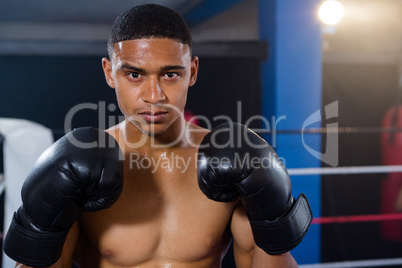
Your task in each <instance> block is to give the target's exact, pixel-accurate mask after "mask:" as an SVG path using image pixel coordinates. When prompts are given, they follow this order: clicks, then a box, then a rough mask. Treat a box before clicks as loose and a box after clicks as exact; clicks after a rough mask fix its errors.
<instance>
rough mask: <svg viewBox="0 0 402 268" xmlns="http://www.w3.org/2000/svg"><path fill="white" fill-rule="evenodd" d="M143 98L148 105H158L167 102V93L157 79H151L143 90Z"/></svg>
mask: <svg viewBox="0 0 402 268" xmlns="http://www.w3.org/2000/svg"><path fill="white" fill-rule="evenodd" d="M141 98H142V100H143V101H144V102H146V103H151V104H156V103H160V102H164V101H165V100H166V95H165V92H163V89H162V87H161V85H160V83H159V79H158V78H156V77H150V78H149V79H148V81H147V83H146V84H145V85H144V87H143V89H142V94H141Z"/></svg>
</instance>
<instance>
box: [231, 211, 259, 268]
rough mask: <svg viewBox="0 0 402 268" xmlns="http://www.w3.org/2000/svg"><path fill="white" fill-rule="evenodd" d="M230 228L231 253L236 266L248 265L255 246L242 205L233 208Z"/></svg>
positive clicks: (240, 267)
mask: <svg viewBox="0 0 402 268" xmlns="http://www.w3.org/2000/svg"><path fill="white" fill-rule="evenodd" d="M230 229H231V232H232V236H233V254H234V258H235V262H236V266H237V267H238V268H243V267H250V265H251V260H252V258H253V252H254V248H255V244H254V238H253V234H252V231H251V226H250V222H249V221H248V218H247V213H246V210H245V209H244V207H243V206H242V205H241V204H240V203H239V205H237V207H236V208H235V210H234V212H233V215H232V221H231V224H230Z"/></svg>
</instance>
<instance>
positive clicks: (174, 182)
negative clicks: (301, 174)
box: [5, 4, 312, 268]
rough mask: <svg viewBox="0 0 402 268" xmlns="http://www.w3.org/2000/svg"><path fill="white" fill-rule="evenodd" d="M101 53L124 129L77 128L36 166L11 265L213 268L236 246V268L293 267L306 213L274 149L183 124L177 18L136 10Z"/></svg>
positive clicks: (158, 9)
mask: <svg viewBox="0 0 402 268" xmlns="http://www.w3.org/2000/svg"><path fill="white" fill-rule="evenodd" d="M108 52H109V58H103V59H102V66H103V70H104V73H105V77H106V82H107V83H108V85H109V86H110V87H111V88H113V89H114V90H115V92H116V96H117V100H118V104H119V108H120V110H121V111H122V113H123V114H124V117H125V120H124V121H122V122H121V123H119V124H118V125H116V126H114V127H112V128H110V129H108V130H106V131H103V130H95V129H91V128H89V129H88V128H84V129H78V130H74V131H73V132H71V133H69V134H67V135H66V136H65V137H63V138H62V139H61V140H60V141H58V142H56V143H55V145H53V146H52V147H51V148H50V152H49V151H47V152H45V153H44V155H43V156H42V157H41V158H40V160H39V163H38V164H37V165H36V166H35V167H34V170H33V171H32V173H31V175H30V176H29V177H28V178H27V180H26V182H25V184H24V187H23V190H22V195H23V205H22V206H21V208H20V209H19V210H18V211H17V212H16V214H15V217H14V220H13V223H12V224H11V226H10V229H9V231H8V233H7V237H6V239H5V251H6V253H7V254H8V255H9V256H10V257H12V258H13V259H15V260H16V261H17V266H18V267H55V268H57V267H63V268H64V267H71V266H72V263H75V264H76V265H77V266H78V267H81V268H91V267H102V268H116V267H145V268H146V267H186V268H189V267H221V261H222V259H223V257H224V255H225V254H226V252H227V250H228V248H229V245H230V243H231V242H233V249H234V257H235V261H236V265H237V267H297V263H296V261H295V260H294V258H293V257H292V255H291V254H290V253H289V251H290V250H291V249H293V248H294V247H296V246H297V245H298V244H299V243H300V242H301V240H302V239H303V237H304V235H305V234H306V232H307V229H308V227H309V225H310V223H311V217H312V215H311V210H310V207H309V205H308V202H307V199H306V198H305V196H304V195H300V196H299V198H297V200H295V199H294V198H293V196H292V195H291V184H290V179H289V176H288V173H287V172H286V169H285V168H284V167H283V165H281V163H280V160H279V158H278V157H277V155H276V154H275V152H274V151H273V149H272V148H271V147H270V146H269V145H268V144H267V143H266V142H265V141H264V140H262V139H261V138H260V137H258V136H257V135H256V134H255V133H254V132H252V131H250V130H249V129H247V128H246V127H244V126H242V125H240V124H237V123H230V122H229V123H227V124H224V125H222V126H219V127H218V128H217V129H214V130H212V131H209V130H207V129H203V128H201V127H198V126H196V125H193V124H190V123H188V122H185V120H184V119H183V116H182V113H183V111H184V107H185V104H186V97H187V91H188V88H189V87H191V86H192V85H194V83H195V82H196V79H197V71H198V65H199V60H198V58H197V57H196V56H193V55H192V41H191V36H190V33H189V30H188V26H187V24H186V22H185V21H184V20H183V18H182V17H181V16H180V15H179V14H178V13H176V12H175V11H173V10H171V9H169V8H166V7H163V6H159V5H154V4H148V5H142V6H137V7H134V8H132V9H130V10H128V11H126V12H124V13H122V14H121V15H120V16H118V17H117V19H116V20H115V22H114V24H113V25H112V28H111V32H110V36H109V41H108ZM206 105H207V104H206ZM95 134H96V135H95ZM69 137H70V138H71V137H73V138H74V139H72V140H73V141H74V140H79V141H83V142H81V144H82V143H84V144H87V143H88V144H94V146H92V147H91V148H80V146H76V145H75V144H74V142H72V141H71V139H69ZM97 137H98V138H97ZM99 137H103V138H102V140H104V139H106V140H109V141H110V142H109V143H108V144H107V146H102V147H101V146H99V145H98V144H101V142H100V140H99ZM113 141H115V142H117V143H118V146H111V145H113V143H114V142H113ZM88 147H90V146H88ZM269 158H270V160H269ZM264 160H268V161H272V163H273V164H274V165H271V166H269V165H267V162H266V161H265V162H264Z"/></svg>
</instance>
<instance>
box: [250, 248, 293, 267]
mask: <svg viewBox="0 0 402 268" xmlns="http://www.w3.org/2000/svg"><path fill="white" fill-rule="evenodd" d="M254 267H255V268H257V267H258V268H260V267H266V268H269V267H272V268H295V267H298V265H297V263H296V261H295V259H294V258H293V256H292V255H291V254H290V253H289V252H287V253H284V254H279V255H269V254H267V253H265V251H264V250H262V249H260V248H259V247H257V246H256V247H255V248H254V254H253V259H252V261H251V268H254Z"/></svg>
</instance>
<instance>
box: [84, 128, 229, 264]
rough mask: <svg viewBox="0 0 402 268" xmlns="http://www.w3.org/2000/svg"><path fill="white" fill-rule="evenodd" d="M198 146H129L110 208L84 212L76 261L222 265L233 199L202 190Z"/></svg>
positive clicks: (86, 262)
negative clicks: (141, 149) (149, 148)
mask: <svg viewBox="0 0 402 268" xmlns="http://www.w3.org/2000/svg"><path fill="white" fill-rule="evenodd" d="M202 136H203V135H200V136H199V138H198V141H199V142H200V141H201V139H202ZM119 143H120V142H119ZM120 145H121V143H120ZM197 151H198V149H197V148H194V147H191V146H185V147H183V148H175V149H172V150H166V149H165V150H155V151H153V152H151V153H147V154H144V153H142V152H139V151H138V150H133V149H125V156H126V158H125V174H124V188H123V192H122V194H121V196H120V198H119V200H118V201H117V202H116V203H115V204H114V205H113V206H112V207H111V208H109V209H106V210H102V211H99V212H87V213H83V214H82V215H81V217H80V219H79V225H80V229H81V231H80V238H79V240H78V244H77V250H76V252H79V253H77V254H76V260H77V262H78V263H80V262H81V263H82V267H103V268H112V267H220V265H221V264H220V263H221V260H222V258H223V256H224V254H225V253H226V250H227V248H228V246H229V244H230V241H231V234H230V230H229V227H228V226H230V225H229V222H230V220H231V216H232V213H233V210H234V207H235V203H218V202H214V201H212V200H209V199H207V198H206V197H205V196H204V194H203V193H202V192H201V191H200V189H199V187H198V183H197V177H196V161H197V158H196V155H197ZM158 161H159V162H158Z"/></svg>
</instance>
